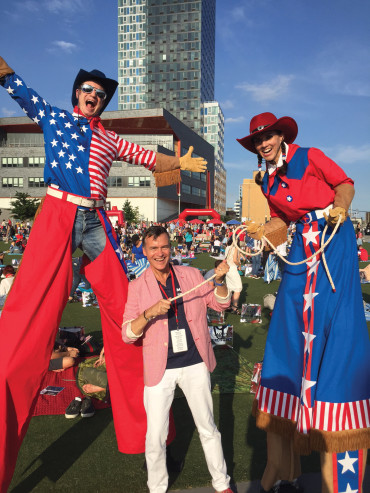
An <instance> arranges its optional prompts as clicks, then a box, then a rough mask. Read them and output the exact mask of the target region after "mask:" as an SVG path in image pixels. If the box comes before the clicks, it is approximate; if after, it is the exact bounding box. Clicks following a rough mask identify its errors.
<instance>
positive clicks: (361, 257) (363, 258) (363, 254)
mask: <svg viewBox="0 0 370 493" xmlns="http://www.w3.org/2000/svg"><path fill="white" fill-rule="evenodd" d="M357 249H358V258H359V260H361V261H362V262H366V261H367V260H369V254H368V253H367V250H365V248H364V247H363V246H361V245H359V246H358V247H357Z"/></svg>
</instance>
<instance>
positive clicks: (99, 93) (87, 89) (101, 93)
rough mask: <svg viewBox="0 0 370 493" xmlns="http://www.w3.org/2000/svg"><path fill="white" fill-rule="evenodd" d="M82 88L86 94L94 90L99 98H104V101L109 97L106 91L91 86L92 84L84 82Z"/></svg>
mask: <svg viewBox="0 0 370 493" xmlns="http://www.w3.org/2000/svg"><path fill="white" fill-rule="evenodd" d="M80 89H81V91H82V92H84V93H85V94H91V93H92V92H93V91H95V93H96V95H97V96H98V98H99V99H102V100H103V101H104V99H105V98H106V97H107V93H106V92H105V91H103V90H102V89H97V88H96V87H93V86H90V84H82V86H80Z"/></svg>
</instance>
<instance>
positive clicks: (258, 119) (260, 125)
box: [236, 113, 298, 154]
mask: <svg viewBox="0 0 370 493" xmlns="http://www.w3.org/2000/svg"><path fill="white" fill-rule="evenodd" d="M267 130H280V131H281V132H282V133H283V134H284V142H286V143H287V144H291V143H292V142H294V141H295V138H296V137H297V134H298V125H297V123H296V122H295V120H293V118H290V116H283V117H282V118H279V119H277V118H276V116H275V115H273V114H272V113H260V114H259V115H256V116H254V117H253V118H252V120H251V122H250V124H249V132H250V134H249V135H247V136H246V137H243V138H242V139H236V140H237V141H238V142H239V143H240V144H241V145H242V146H243V147H245V148H246V149H248V151H251V152H254V154H258V152H257V151H256V149H255V146H254V143H253V139H254V137H256V135H259V134H261V133H263V132H266V131H267Z"/></svg>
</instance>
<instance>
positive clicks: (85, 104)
mask: <svg viewBox="0 0 370 493" xmlns="http://www.w3.org/2000/svg"><path fill="white" fill-rule="evenodd" d="M84 84H89V85H90V86H92V87H95V88H96V89H101V90H103V91H104V87H102V86H101V85H100V84H98V83H97V82H94V81H90V80H89V81H85V82H84ZM76 98H77V99H78V103H77V104H78V107H79V109H80V110H81V111H82V113H83V114H84V115H85V116H86V117H87V118H93V117H94V116H98V115H100V113H101V112H102V109H103V106H104V100H103V99H100V98H99V97H98V96H97V94H96V91H93V92H92V93H91V94H86V93H84V92H83V91H82V90H81V89H76Z"/></svg>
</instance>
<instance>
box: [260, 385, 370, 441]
mask: <svg viewBox="0 0 370 493" xmlns="http://www.w3.org/2000/svg"><path fill="white" fill-rule="evenodd" d="M256 399H257V401H258V408H259V409H260V410H261V411H263V412H265V413H268V414H273V415H275V416H278V417H279V418H285V419H290V420H292V421H294V422H297V423H298V426H297V428H298V429H299V431H300V432H301V433H307V432H308V431H309V430H310V429H311V428H314V429H317V430H322V431H345V430H358V429H361V428H369V427H370V399H367V400H362V401H356V402H344V403H340V402H338V403H337V402H320V401H316V402H315V404H314V408H313V410H312V409H311V408H308V407H307V406H304V405H302V404H301V403H300V399H299V398H298V397H296V396H293V395H289V394H285V393H284V392H279V391H277V390H273V389H268V388H266V387H262V386H260V387H259V388H258V390H257V394H256Z"/></svg>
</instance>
